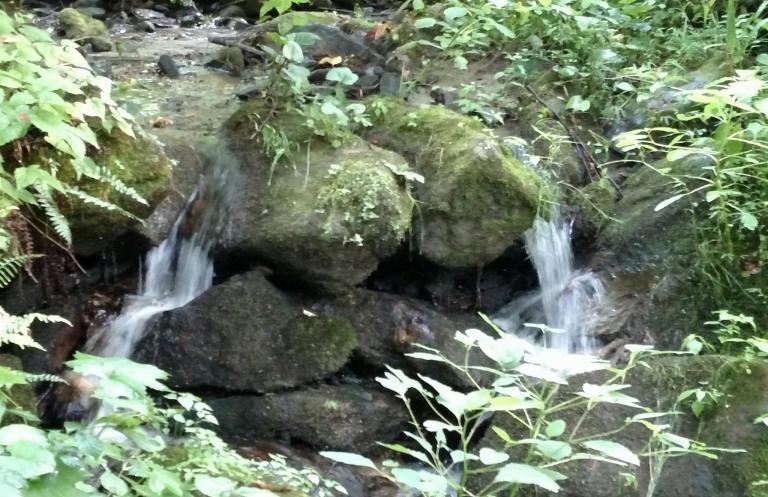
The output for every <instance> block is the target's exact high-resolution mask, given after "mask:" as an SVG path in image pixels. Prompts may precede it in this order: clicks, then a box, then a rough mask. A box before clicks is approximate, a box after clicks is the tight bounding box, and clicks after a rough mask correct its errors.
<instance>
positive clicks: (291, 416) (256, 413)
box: [210, 385, 408, 453]
mask: <svg viewBox="0 0 768 497" xmlns="http://www.w3.org/2000/svg"><path fill="white" fill-rule="evenodd" d="M210 404H211V407H213V411H214V414H215V415H216V418H217V419H218V420H219V426H220V427H221V428H220V430H221V432H222V434H224V435H226V436H228V437H234V438H237V439H241V440H243V439H244V440H254V439H256V440H285V439H286V438H288V439H290V440H291V441H292V442H294V443H302V444H307V445H309V446H311V447H313V448H315V449H323V450H342V451H352V452H357V453H370V452H371V451H372V450H375V449H376V447H377V443H378V442H383V443H387V442H394V441H395V440H397V439H398V438H399V436H400V434H401V432H402V431H403V430H404V429H406V428H407V427H408V416H407V413H406V411H405V409H404V408H403V406H402V404H401V403H400V401H399V400H398V399H397V398H396V397H395V396H394V395H391V394H390V393H389V392H384V391H380V390H378V389H375V388H365V387H363V386H359V385H321V386H318V387H310V388H306V389H301V390H297V391H292V392H286V393H276V394H270V395H265V396H259V397H257V396H245V395H240V396H234V397H224V398H220V399H215V400H213V401H211V402H210Z"/></svg>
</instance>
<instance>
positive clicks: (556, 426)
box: [544, 419, 565, 438]
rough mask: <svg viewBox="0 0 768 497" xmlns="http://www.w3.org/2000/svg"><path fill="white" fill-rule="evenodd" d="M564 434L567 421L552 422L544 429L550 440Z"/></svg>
mask: <svg viewBox="0 0 768 497" xmlns="http://www.w3.org/2000/svg"><path fill="white" fill-rule="evenodd" d="M563 432H565V421H563V420H562V419H557V420H555V421H552V422H551V423H549V424H548V425H547V427H546V428H545V429H544V433H546V434H547V436H548V437H549V438H557V437H559V436H560V435H562V434H563Z"/></svg>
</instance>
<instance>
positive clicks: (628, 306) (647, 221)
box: [593, 156, 711, 349]
mask: <svg viewBox="0 0 768 497" xmlns="http://www.w3.org/2000/svg"><path fill="white" fill-rule="evenodd" d="M710 165H711V163H710V161H709V159H708V158H706V157H704V156H688V157H686V158H685V159H682V160H679V161H676V162H668V161H661V162H659V163H656V164H654V166H653V167H643V168H642V169H640V170H639V171H637V172H635V173H634V174H632V175H631V176H630V177H629V179H628V180H627V181H626V183H625V184H624V187H623V197H622V199H621V200H620V201H619V202H618V203H617V204H616V206H615V209H614V211H613V212H612V213H611V215H612V217H613V218H615V219H616V221H615V222H610V223H608V224H607V225H606V226H605V228H604V229H603V231H602V232H601V233H600V235H599V237H598V240H597V245H598V252H597V254H596V255H595V256H594V261H593V265H594V266H595V267H596V268H598V269H599V270H600V272H601V274H602V279H603V281H604V282H605V283H606V287H607V289H608V300H609V302H610V303H611V305H610V306H609V307H610V308H611V311H610V312H607V313H605V315H604V316H603V319H601V323H600V325H599V326H598V333H600V334H603V335H614V334H625V335H629V336H630V337H632V338H633V339H634V340H636V341H643V340H645V341H652V342H655V343H656V344H657V345H658V346H659V347H660V348H662V349H677V348H679V347H680V344H681V342H682V340H683V338H685V336H686V335H687V334H688V333H690V332H691V331H692V330H693V329H695V328H696V327H697V326H699V324H700V322H701V320H700V319H699V316H700V308H701V305H702V301H701V299H700V298H697V285H698V281H697V272H696V268H695V264H696V257H695V256H696V253H697V237H696V231H695V230H696V223H695V222H694V219H693V216H694V213H693V211H692V209H693V208H694V204H695V203H696V202H697V200H699V199H700V196H701V194H698V195H689V196H685V197H682V198H680V199H679V200H678V201H676V202H673V203H671V204H669V205H667V206H666V207H664V208H662V209H658V210H657V209H656V207H657V206H658V205H659V204H660V203H661V202H662V201H665V200H667V199H671V198H672V197H674V196H676V195H678V194H679V193H680V191H681V188H687V189H688V191H693V190H695V189H696V188H698V187H699V186H701V185H702V184H703V180H701V179H696V178H701V177H703V176H705V175H706V169H705V168H707V167H708V166H710ZM681 178H687V179H686V182H687V184H686V183H685V182H683V181H681Z"/></svg>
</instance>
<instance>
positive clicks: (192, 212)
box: [85, 155, 233, 357]
mask: <svg viewBox="0 0 768 497" xmlns="http://www.w3.org/2000/svg"><path fill="white" fill-rule="evenodd" d="M221 157H228V156H226V155H224V156H221V155H220V156H219V157H217V158H215V159H214V160H215V161H216V162H215V163H214V167H213V168H212V169H213V170H212V171H211V173H210V175H209V176H203V177H201V178H200V180H199V182H198V185H197V187H196V188H195V190H194V192H193V193H192V195H191V196H190V197H189V199H188V201H187V203H186V205H185V207H184V209H183V210H182V212H181V213H180V214H179V216H178V217H177V219H176V221H175V223H174V225H173V228H172V229H171V233H170V234H169V235H168V238H166V239H165V240H164V241H163V242H162V243H161V244H160V245H159V246H157V247H155V248H153V249H151V250H150V251H149V253H148V254H147V256H146V261H145V263H144V267H145V268H146V269H145V272H144V275H143V278H142V279H141V280H140V283H139V291H138V293H137V294H136V295H132V296H129V297H127V299H126V304H125V305H124V306H123V309H122V311H121V313H120V314H119V315H118V316H117V317H115V318H114V319H113V320H112V321H111V322H109V323H108V324H107V325H105V326H104V327H102V328H101V329H99V330H98V331H97V332H96V333H95V334H94V335H93V336H92V337H91V338H90V339H89V340H88V342H87V343H86V345H85V349H86V351H87V352H89V353H91V354H95V355H99V356H103V357H130V356H131V354H132V353H133V350H134V348H135V347H136V345H137V344H138V343H139V341H140V340H141V338H142V337H143V336H144V333H145V331H146V329H147V327H148V326H149V325H150V324H151V322H152V321H153V318H155V317H156V316H158V315H160V314H161V313H163V312H165V311H169V310H172V309H176V308H178V307H181V306H183V305H185V304H187V303H188V302H190V301H191V300H192V299H194V298H195V297H197V296H198V295H200V294H202V293H203V292H205V291H206V290H207V289H209V288H210V287H211V285H212V283H213V261H212V260H211V258H210V256H209V251H210V248H211V245H212V244H213V242H214V240H215V238H216V235H217V233H218V230H219V228H220V225H221V224H222V223H221V221H222V220H223V219H224V218H225V216H224V214H225V211H226V209H227V206H228V197H229V194H228V192H229V189H230V188H231V186H230V185H231V184H232V182H229V181H227V177H228V176H229V175H230V174H231V173H232V169H233V168H231V167H228V166H231V164H230V163H229V161H226V160H225V161H222V160H221Z"/></svg>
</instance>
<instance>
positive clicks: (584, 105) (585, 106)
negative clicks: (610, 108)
mask: <svg viewBox="0 0 768 497" xmlns="http://www.w3.org/2000/svg"><path fill="white" fill-rule="evenodd" d="M590 107H591V103H590V102H589V100H587V99H585V98H584V97H582V96H581V95H574V96H572V97H571V98H569V99H568V102H567V103H566V104H565V108H566V109H572V110H574V111H576V112H586V111H588V110H589V108H590Z"/></svg>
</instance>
